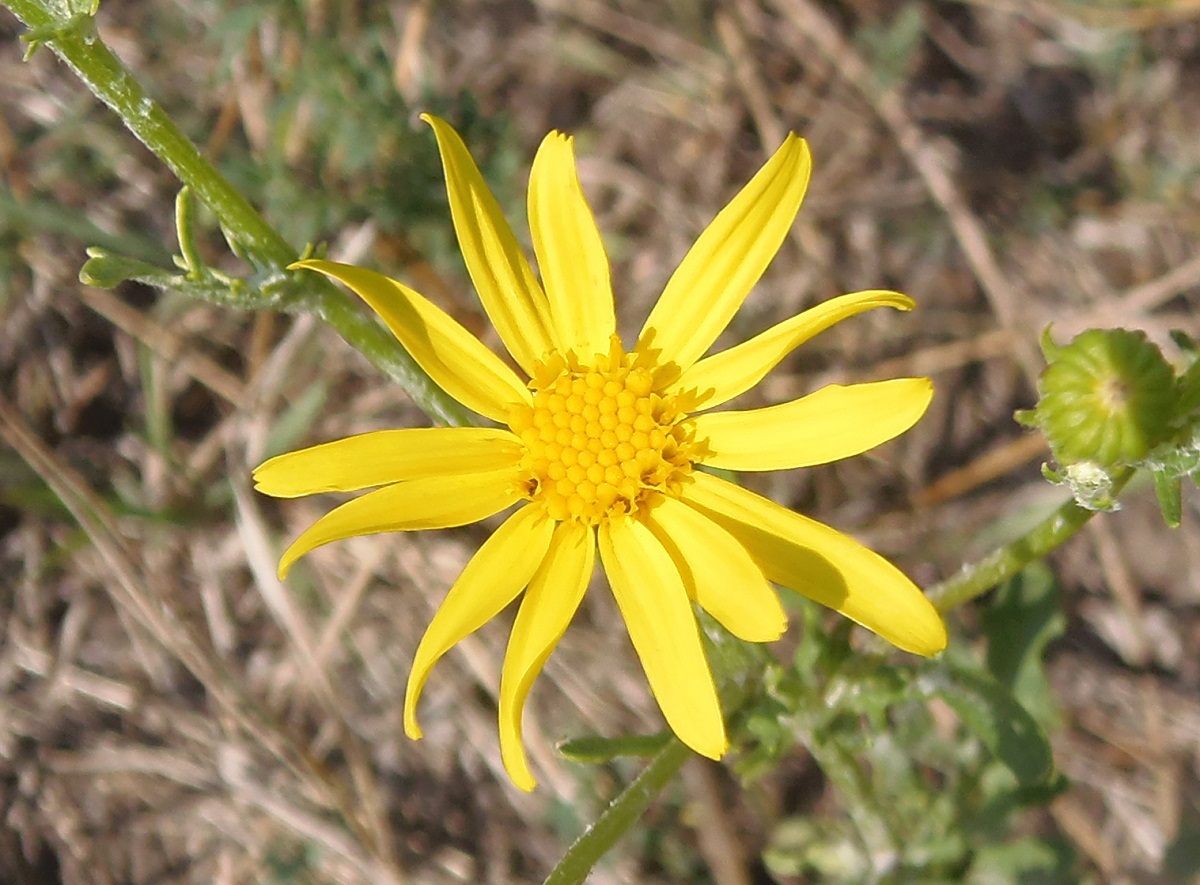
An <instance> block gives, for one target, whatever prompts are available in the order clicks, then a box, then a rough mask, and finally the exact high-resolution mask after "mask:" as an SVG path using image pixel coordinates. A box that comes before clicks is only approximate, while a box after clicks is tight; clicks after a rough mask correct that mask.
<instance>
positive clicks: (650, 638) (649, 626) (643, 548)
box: [599, 519, 729, 759]
mask: <svg viewBox="0 0 1200 885" xmlns="http://www.w3.org/2000/svg"><path fill="white" fill-rule="evenodd" d="M599 540H600V558H601V560H602V561H603V563H604V571H605V572H606V573H607V574H608V581H609V584H610V585H611V586H612V591H613V596H615V597H616V600H617V607H618V608H620V610H621V616H622V617H623V618H624V619H625V627H626V629H628V631H629V638H630V639H631V640H632V641H633V647H634V650H635V651H636V652H637V655H638V658H639V659H640V660H641V662H642V668H643V669H644V670H645V671H646V678H647V679H648V680H649V682H650V690H651V691H652V692H653V693H654V697H655V699H656V700H657V701H658V705H659V706H660V707H661V708H662V711H663V716H665V717H666V720H667V724H668V725H670V726H671V730H672V731H674V732H675V734H676V735H678V736H679V739H680V740H681V741H683V742H684V743H685V744H687V745H688V746H689V747H691V748H692V749H693V750H695V751H696V752H697V753H699V754H700V755H702V756H707V757H708V758H710V759H719V758H721V755H722V754H723V753H724V752H725V750H726V749H727V747H728V746H729V743H728V741H727V740H726V738H725V722H724V719H723V718H722V715H721V704H720V701H719V700H718V699H717V688H716V685H715V684H714V682H713V677H712V672H711V671H710V670H709V668H708V661H707V660H706V659H705V657H704V648H703V646H702V645H701V643H700V629H699V627H698V626H697V624H696V616H695V613H694V612H693V611H692V604H691V600H689V599H688V595H687V590H686V589H685V588H684V586H683V579H682V578H681V577H680V575H679V570H678V569H677V568H676V567H675V563H674V562H673V561H672V559H671V556H670V554H668V553H667V551H666V550H665V549H664V548H663V546H662V544H660V543H659V542H658V541H657V540H656V539H655V537H654V535H653V534H652V533H651V532H650V530H649V529H648V528H646V527H645V526H644V525H642V524H641V523H640V522H638V521H637V520H636V519H620V520H615V521H611V522H607V523H602V524H601V525H600V530H599Z"/></svg>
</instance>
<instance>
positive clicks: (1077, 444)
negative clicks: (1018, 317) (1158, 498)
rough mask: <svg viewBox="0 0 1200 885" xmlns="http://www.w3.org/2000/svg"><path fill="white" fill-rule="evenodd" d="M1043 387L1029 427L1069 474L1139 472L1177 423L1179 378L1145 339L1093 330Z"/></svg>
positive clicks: (1057, 359)
mask: <svg viewBox="0 0 1200 885" xmlns="http://www.w3.org/2000/svg"><path fill="white" fill-rule="evenodd" d="M1044 349H1045V350H1046V352H1047V357H1048V358H1049V359H1050V363H1049V365H1047V366H1046V369H1045V371H1044V372H1042V377H1041V379H1040V380H1039V381H1038V392H1039V393H1040V394H1041V399H1039V400H1038V404H1037V408H1036V409H1035V410H1033V412H1032V413H1025V415H1024V416H1022V417H1023V418H1024V420H1025V421H1026V422H1027V423H1030V424H1033V425H1035V426H1037V427H1040V428H1041V430H1042V432H1043V433H1045V434H1046V438H1047V439H1048V440H1049V442H1050V450H1051V451H1052V452H1053V453H1054V457H1055V458H1056V459H1057V460H1058V462H1059V463H1060V464H1062V465H1064V466H1070V465H1072V464H1076V463H1079V462H1081V461H1090V462H1093V463H1095V464H1097V465H1098V466H1100V467H1102V468H1111V467H1116V466H1118V465H1122V464H1132V463H1135V462H1137V461H1140V460H1141V459H1142V458H1145V457H1146V455H1147V454H1148V453H1149V452H1150V450H1151V449H1153V448H1154V447H1155V446H1156V445H1158V444H1159V443H1160V442H1163V441H1164V440H1166V439H1167V438H1168V436H1169V435H1170V433H1171V431H1172V426H1173V423H1174V418H1175V405H1176V398H1177V394H1176V384H1175V373H1174V372H1173V371H1172V369H1171V366H1170V364H1169V363H1167V361H1166V359H1165V358H1164V357H1163V355H1162V352H1161V351H1160V350H1159V349H1158V347H1157V346H1156V345H1155V344H1153V343H1152V342H1151V341H1150V340H1149V339H1147V338H1146V335H1145V333H1143V332H1136V331H1130V330H1128V329H1089V330H1088V331H1086V332H1081V333H1080V334H1079V335H1077V336H1075V338H1074V340H1072V341H1071V343H1070V344H1068V345H1066V346H1065V347H1062V348H1056V347H1054V346H1053V345H1051V344H1050V343H1049V342H1048V340H1047V341H1046V342H1045V347H1044Z"/></svg>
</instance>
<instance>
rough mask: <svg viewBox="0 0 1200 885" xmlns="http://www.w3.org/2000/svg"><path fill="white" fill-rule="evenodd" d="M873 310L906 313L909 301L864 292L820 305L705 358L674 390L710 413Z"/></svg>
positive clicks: (894, 295)
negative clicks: (833, 329) (810, 344)
mask: <svg viewBox="0 0 1200 885" xmlns="http://www.w3.org/2000/svg"><path fill="white" fill-rule="evenodd" d="M876 307H894V308H896V309H897V310H912V308H913V307H914V304H913V300H912V299H911V298H909V297H908V296H907V295H901V294H900V293H899V292H890V291H887V290H885V289H869V290H867V291H865V292H851V293H850V294H849V295H839V296H838V297H837V298H831V299H829V300H828V301H823V302H821V303H820V304H818V305H816V306H815V307H810V308H809V309H808V310H806V311H804V313H801V314H798V315H797V316H794V317H791V318H789V319H786V320H784V321H783V322H782V323H778V324H777V325H775V326H772V327H771V328H770V329H767V331H765V332H762V333H760V334H758V335H755V336H754V337H753V338H751V339H750V340H749V341H743V342H742V343H741V344H736V345H734V346H733V347H730V348H728V349H727V350H722V351H721V352H720V353H714V354H713V355H712V356H709V357H705V358H704V359H702V360H700V361H699V362H698V363H696V364H695V365H693V366H692V367H691V368H690V369H688V370H687V371H686V372H684V373H683V375H682V377H680V379H679V380H678V381H677V382H676V383H675V384H674V385H673V387H674V389H675V390H679V391H684V390H691V391H694V394H693V395H694V397H695V401H696V403H697V405H698V406H699V407H700V408H705V409H710V408H712V407H713V406H719V405H720V404H721V403H724V402H728V401H729V400H731V399H733V398H734V397H735V396H737V395H738V394H741V393H745V392H746V391H747V390H749V389H750V388H751V387H753V386H754V385H755V384H757V383H758V382H759V381H761V380H762V379H763V378H765V377H766V375H767V373H768V372H769V371H771V370H772V369H773V368H775V366H777V365H778V364H779V361H780V360H782V359H783V358H784V357H785V356H787V355H788V354H789V353H791V352H792V351H793V350H795V349H796V348H797V347H799V346H800V345H801V344H803V343H804V342H805V341H808V340H809V339H810V338H812V337H813V336H815V335H817V334H819V333H821V332H824V331H825V330H826V329H828V328H829V327H830V326H833V325H835V324H837V323H840V322H841V321H842V320H844V319H847V318H849V317H852V316H854V315H855V314H859V313H862V312H863V311H866V310H871V309H872V308H876Z"/></svg>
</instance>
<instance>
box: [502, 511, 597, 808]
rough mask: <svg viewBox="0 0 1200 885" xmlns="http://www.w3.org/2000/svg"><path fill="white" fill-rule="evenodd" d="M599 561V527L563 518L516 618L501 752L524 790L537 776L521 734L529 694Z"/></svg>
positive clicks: (507, 663)
mask: <svg viewBox="0 0 1200 885" xmlns="http://www.w3.org/2000/svg"><path fill="white" fill-rule="evenodd" d="M595 561H596V533H595V532H594V531H593V530H592V529H591V528H589V527H587V526H584V525H583V524H582V523H579V522H574V521H571V522H563V523H559V524H558V527H557V528H556V529H555V530H554V538H553V540H552V541H551V542H550V550H549V552H547V553H546V555H545V558H544V559H543V561H542V564H541V567H540V568H539V569H538V571H537V574H535V575H534V576H533V580H532V581H530V583H529V590H528V591H526V593H525V598H524V599H522V600H521V608H520V610H519V611H518V612H517V618H516V620H515V621H514V622H513V628H512V636H511V637H510V638H509V640H508V652H507V653H506V654H505V656H504V672H503V674H502V675H501V677H500V755H501V757H502V758H503V759H504V768H505V770H507V771H508V776H509V777H511V778H512V780H513V783H514V784H516V785H517V786H518V787H520V788H521V789H522V790H525V791H526V792H528V791H529V790H532V789H533V788H534V786H536V782H535V781H534V779H533V774H532V773H531V772H530V771H529V762H528V761H527V760H526V758H525V747H524V745H523V743H522V740H521V714H522V712H523V711H524V710H525V699H526V698H527V697H528V696H529V689H530V688H531V687H532V686H533V681H534V679H536V678H537V675H538V673H540V672H541V670H542V665H543V664H545V663H546V659H547V658H548V657H550V653H551V652H552V651H554V647H555V646H556V645H558V640H560V639H562V635H563V633H565V632H566V631H567V625H568V624H570V623H571V618H573V617H574V616H575V610H576V609H577V608H579V603H580V602H581V601H582V600H583V594H584V591H585V590H587V586H588V581H590V580H591V577H592V569H593V566H594V565H595Z"/></svg>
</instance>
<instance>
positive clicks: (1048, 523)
mask: <svg viewBox="0 0 1200 885" xmlns="http://www.w3.org/2000/svg"><path fill="white" fill-rule="evenodd" d="M1133 474H1134V471H1133V470H1126V471H1124V472H1122V473H1120V474H1118V475H1117V476H1116V477H1115V478H1114V479H1113V483H1112V490H1111V493H1110V494H1111V496H1112V497H1113V498H1114V499H1115V498H1116V496H1117V495H1118V494H1119V493H1120V491H1121V490H1122V489H1123V488H1125V485H1126V484H1127V483H1128V482H1129V480H1130V479H1131V478H1132V477H1133ZM1098 512H1099V511H1096V510H1088V509H1087V508H1084V507H1080V506H1079V505H1078V504H1076V503H1075V501H1074V500H1070V501H1067V502H1066V503H1065V504H1063V505H1062V506H1060V507H1059V508H1058V509H1057V510H1055V511H1054V512H1053V513H1052V514H1050V516H1048V517H1046V518H1045V519H1044V520H1042V521H1041V522H1040V523H1038V524H1037V525H1036V526H1034V527H1033V528H1032V529H1030V530H1029V531H1028V532H1026V533H1025V534H1024V535H1022V536H1021V537H1019V538H1017V539H1016V540H1015V541H1012V542H1010V543H1008V544H1005V545H1004V546H1003V547H1000V548H998V549H996V550H993V551H992V552H991V553H989V554H988V555H987V556H984V557H983V558H982V559H979V560H977V561H976V562H972V563H968V564H967V565H964V566H963V567H962V569H961V570H960V571H959V572H958V574H956V575H954V576H953V577H951V578H947V579H946V580H944V581H942V582H941V583H938V584H934V585H933V586H932V587H930V588H929V589H928V590H927V591H926V594H927V595H928V596H929V598H930V599H931V600H932V601H933V604H934V605H935V606H937V608H938V611H943V612H947V611H950V610H951V609H955V608H958V607H959V606H960V605H964V604H965V603H968V602H970V601H971V600H972V599H974V598H976V597H977V596H982V595H983V594H984V593H986V592H987V591H988V590H990V589H992V588H993V587H995V586H996V585H997V584H999V583H1000V582H1001V581H1006V580H1008V579H1009V578H1011V577H1013V576H1014V575H1016V574H1017V573H1018V572H1020V571H1021V570H1022V569H1023V568H1025V566H1027V565H1029V564H1030V563H1031V562H1033V561H1034V560H1036V559H1040V558H1042V557H1043V556H1045V555H1046V554H1047V553H1049V552H1050V551H1051V550H1053V549H1054V548H1056V547H1058V546H1059V545H1060V544H1062V543H1063V542H1064V541H1066V540H1067V539H1068V538H1070V537H1071V536H1073V535H1074V534H1075V533H1076V532H1078V531H1079V530H1080V529H1081V528H1083V527H1084V526H1085V525H1087V523H1088V520H1090V519H1091V518H1092V517H1093V516H1095V515H1096V514H1097V513H1098Z"/></svg>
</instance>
